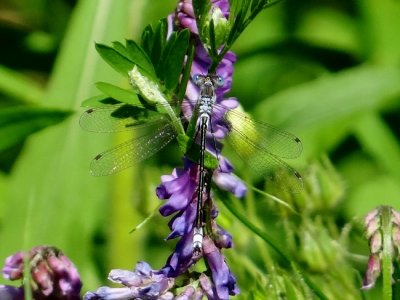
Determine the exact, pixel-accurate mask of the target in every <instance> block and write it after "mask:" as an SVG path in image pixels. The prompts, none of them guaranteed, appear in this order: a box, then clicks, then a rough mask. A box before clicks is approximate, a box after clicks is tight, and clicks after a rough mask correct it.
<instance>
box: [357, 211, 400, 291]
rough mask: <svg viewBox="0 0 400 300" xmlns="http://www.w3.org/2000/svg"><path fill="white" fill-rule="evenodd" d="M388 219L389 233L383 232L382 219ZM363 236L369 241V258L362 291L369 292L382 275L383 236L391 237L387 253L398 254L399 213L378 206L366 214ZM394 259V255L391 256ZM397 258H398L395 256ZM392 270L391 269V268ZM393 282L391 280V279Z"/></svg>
mask: <svg viewBox="0 0 400 300" xmlns="http://www.w3.org/2000/svg"><path fill="white" fill-rule="evenodd" d="M384 215H386V217H389V219H390V227H389V229H388V230H390V231H389V232H385V233H384V232H383V230H384V229H383V226H382V223H383V221H382V219H383V218H385V216H384ZM364 228H365V235H366V237H367V238H368V241H369V247H370V252H371V253H370V256H369V259H368V266H367V270H366V272H365V276H364V280H363V285H362V289H364V290H369V289H371V288H373V287H374V286H375V283H376V280H377V279H378V277H379V276H380V275H381V273H382V256H383V251H384V249H383V247H384V245H383V234H389V236H391V243H390V249H389V251H390V252H391V253H392V254H394V253H395V251H396V252H397V255H399V254H400V212H398V211H396V210H394V209H393V208H392V207H389V206H380V207H377V208H375V209H374V210H372V211H371V212H369V213H368V214H367V216H366V217H365V219H364ZM393 256H394V257H395V255H393ZM397 257H398V256H397ZM392 270H393V267H392ZM392 280H393V279H392Z"/></svg>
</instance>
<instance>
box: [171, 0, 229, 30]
mask: <svg viewBox="0 0 400 300" xmlns="http://www.w3.org/2000/svg"><path fill="white" fill-rule="evenodd" d="M211 3H212V5H213V7H218V8H219V9H221V12H222V15H223V16H224V17H225V18H227V17H229V1H228V0H212V1H211ZM175 16H176V19H177V20H178V22H177V25H179V26H180V27H183V28H188V29H189V30H190V31H191V32H192V33H194V34H196V35H198V34H199V30H198V28H197V24H196V20H195V16H194V11H193V5H192V0H181V1H179V3H178V7H177V9H176V12H175Z"/></svg>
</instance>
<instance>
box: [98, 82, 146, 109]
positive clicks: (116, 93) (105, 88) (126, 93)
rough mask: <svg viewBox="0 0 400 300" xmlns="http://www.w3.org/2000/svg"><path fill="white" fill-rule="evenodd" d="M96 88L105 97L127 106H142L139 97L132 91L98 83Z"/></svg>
mask: <svg viewBox="0 0 400 300" xmlns="http://www.w3.org/2000/svg"><path fill="white" fill-rule="evenodd" d="M96 87H97V88H98V89H99V90H100V91H102V92H103V93H104V94H105V95H107V96H109V97H111V98H113V99H115V100H118V101H120V102H123V103H127V104H133V105H135V104H141V102H140V100H139V98H138V95H137V94H136V93H135V92H134V91H132V90H125V89H122V88H120V87H117V86H115V85H112V84H109V83H106V82H97V83H96Z"/></svg>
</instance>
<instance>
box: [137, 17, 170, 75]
mask: <svg viewBox="0 0 400 300" xmlns="http://www.w3.org/2000/svg"><path fill="white" fill-rule="evenodd" d="M167 26H168V23H167V20H166V19H162V20H160V21H159V22H158V23H157V25H156V28H155V29H153V28H152V27H151V26H147V27H146V29H145V31H144V33H143V36H142V39H143V45H144V49H145V50H146V52H147V54H148V55H149V56H150V58H151V61H152V63H153V65H154V66H156V72H157V74H158V75H160V72H159V68H158V66H159V65H160V61H161V55H162V53H163V51H164V48H165V44H166V39H167ZM170 38H171V37H170Z"/></svg>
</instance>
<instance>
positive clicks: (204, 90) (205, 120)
mask: <svg viewBox="0 0 400 300" xmlns="http://www.w3.org/2000/svg"><path fill="white" fill-rule="evenodd" d="M193 81H194V83H195V84H196V85H197V86H198V87H199V88H200V95H199V99H198V102H197V109H198V115H199V117H198V131H197V133H196V135H197V134H200V157H199V180H198V186H197V211H196V223H195V227H194V230H193V253H194V254H195V255H200V254H201V252H202V250H201V249H202V244H203V235H204V233H203V212H204V211H203V207H202V206H203V202H204V201H203V195H204V193H205V192H206V190H207V187H206V172H207V171H206V169H205V167H204V155H205V151H206V136H207V131H209V128H210V125H211V123H210V121H211V115H212V111H213V107H214V105H215V101H216V98H217V96H216V93H215V89H216V88H217V87H219V86H222V85H223V79H222V77H220V76H210V75H209V76H202V75H195V76H193ZM207 195H208V197H209V188H208V191H207Z"/></svg>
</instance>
